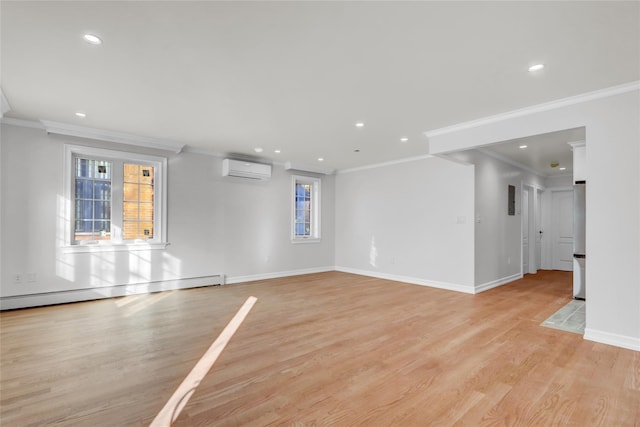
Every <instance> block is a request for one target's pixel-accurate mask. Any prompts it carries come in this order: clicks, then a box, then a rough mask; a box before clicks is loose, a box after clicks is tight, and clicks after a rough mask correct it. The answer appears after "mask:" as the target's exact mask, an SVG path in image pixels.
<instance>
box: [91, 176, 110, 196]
mask: <svg viewBox="0 0 640 427" xmlns="http://www.w3.org/2000/svg"><path fill="white" fill-rule="evenodd" d="M93 197H94V198H95V199H97V200H111V182H109V181H94V183H93Z"/></svg>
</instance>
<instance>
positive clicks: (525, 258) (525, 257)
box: [522, 188, 529, 274]
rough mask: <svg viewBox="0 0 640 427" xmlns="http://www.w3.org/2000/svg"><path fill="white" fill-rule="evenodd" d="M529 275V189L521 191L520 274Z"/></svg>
mask: <svg viewBox="0 0 640 427" xmlns="http://www.w3.org/2000/svg"><path fill="white" fill-rule="evenodd" d="M527 273H529V189H528V188H523V189H522V274H527Z"/></svg>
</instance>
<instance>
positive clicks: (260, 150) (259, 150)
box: [253, 147, 264, 153]
mask: <svg viewBox="0 0 640 427" xmlns="http://www.w3.org/2000/svg"><path fill="white" fill-rule="evenodd" d="M253 151H255V152H256V153H262V152H263V151H264V150H263V149H262V148H261V147H256V148H254V149H253Z"/></svg>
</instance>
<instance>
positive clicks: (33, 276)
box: [27, 273, 38, 283]
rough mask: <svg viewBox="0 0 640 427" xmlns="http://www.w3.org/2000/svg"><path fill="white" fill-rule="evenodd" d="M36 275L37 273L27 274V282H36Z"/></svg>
mask: <svg viewBox="0 0 640 427" xmlns="http://www.w3.org/2000/svg"><path fill="white" fill-rule="evenodd" d="M37 281H38V274H37V273H27V282H32V283H33V282H37Z"/></svg>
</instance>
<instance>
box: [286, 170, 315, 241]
mask: <svg viewBox="0 0 640 427" xmlns="http://www.w3.org/2000/svg"><path fill="white" fill-rule="evenodd" d="M291 181H292V192H291V194H292V203H291V205H292V215H291V217H292V221H291V227H292V229H291V240H292V241H293V242H294V243H296V242H313V241H318V240H320V179H319V178H311V177H307V176H296V175H294V176H292V177H291Z"/></svg>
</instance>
